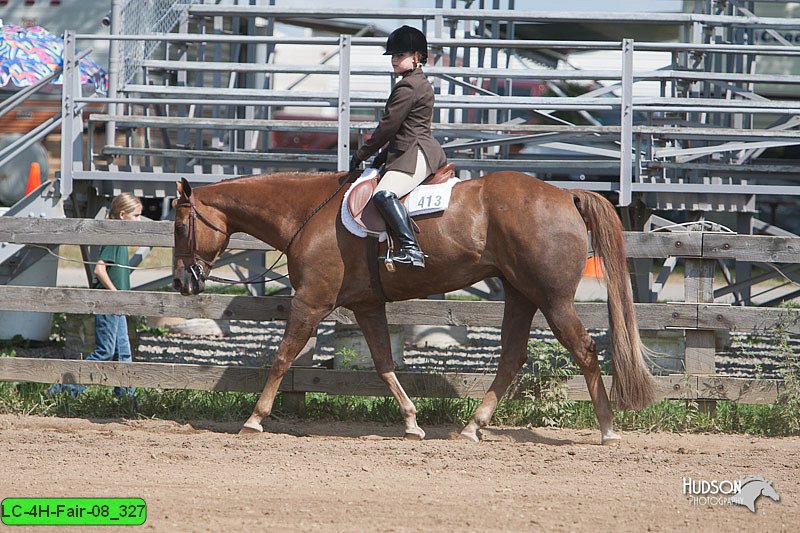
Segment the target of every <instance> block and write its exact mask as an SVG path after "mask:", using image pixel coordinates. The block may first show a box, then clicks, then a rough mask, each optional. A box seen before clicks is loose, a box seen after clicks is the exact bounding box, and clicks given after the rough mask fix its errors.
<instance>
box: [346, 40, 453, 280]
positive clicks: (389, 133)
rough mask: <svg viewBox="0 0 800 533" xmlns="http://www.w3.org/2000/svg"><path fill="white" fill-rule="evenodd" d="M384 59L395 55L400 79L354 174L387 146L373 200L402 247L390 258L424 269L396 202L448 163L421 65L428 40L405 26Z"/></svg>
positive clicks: (358, 158)
mask: <svg viewBox="0 0 800 533" xmlns="http://www.w3.org/2000/svg"><path fill="white" fill-rule="evenodd" d="M383 55H390V56H392V68H393V69H394V73H395V74H397V75H400V76H402V79H400V81H398V82H397V83H396V84H395V86H394V89H392V92H391V94H390V95H389V99H388V101H387V102H386V107H385V108H384V111H383V116H382V117H381V120H380V122H379V123H378V127H377V128H376V129H375V132H374V133H373V134H372V137H371V138H370V139H369V140H368V141H366V142H365V143H364V144H362V145H361V147H360V148H359V149H358V150H357V151H356V153H355V154H354V155H353V158H352V159H351V161H350V170H351V171H352V170H355V169H356V168H357V167H358V166H359V165H360V164H361V162H362V161H364V160H366V159H367V158H369V157H370V156H371V155H372V154H374V153H375V152H377V151H378V149H380V148H381V147H382V146H384V145H385V144H387V143H388V147H387V148H386V172H385V173H384V175H383V178H381V180H380V182H379V183H378V187H377V189H376V190H375V193H374V194H373V196H372V198H373V201H374V203H375V206H376V207H377V208H378V211H379V212H380V214H381V215H382V216H383V218H384V219H385V220H386V224H387V225H388V226H389V229H390V231H391V233H392V234H393V236H394V237H395V238H396V239H397V240H398V241H399V243H400V250H399V251H398V252H397V253H394V254H392V255H391V256H390V257H389V259H391V260H393V261H395V262H397V263H403V264H407V265H411V266H415V267H420V268H424V267H425V254H423V253H422V250H420V247H419V244H418V243H417V240H416V237H415V236H414V231H413V230H412V229H411V219H410V218H409V216H408V212H407V211H406V208H405V207H404V206H403V204H402V203H401V202H400V200H399V199H398V198H402V197H403V196H405V195H406V194H408V193H409V192H411V190H412V189H413V188H414V187H416V186H417V185H419V184H420V183H422V181H423V180H425V178H427V177H428V176H430V175H431V174H432V173H433V170H435V169H438V168H439V167H442V166H444V165H445V163H447V158H446V157H445V154H444V150H442V147H441V146H440V145H439V143H438V142H437V141H436V140H435V139H434V138H433V135H432V134H431V119H432V117H433V102H434V94H433V88H432V87H431V84H430V83H429V82H428V79H427V78H426V77H425V74H424V73H423V72H422V65H424V64H425V63H426V62H427V61H428V40H427V39H426V38H425V34H424V33H422V32H421V31H419V30H418V29H416V28H412V27H410V26H402V27H400V28H398V29H396V30H394V31H393V32H392V33H391V34H390V35H389V38H388V39H387V41H386V52H385V53H384V54H383Z"/></svg>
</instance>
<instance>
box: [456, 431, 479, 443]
mask: <svg viewBox="0 0 800 533" xmlns="http://www.w3.org/2000/svg"><path fill="white" fill-rule="evenodd" d="M458 440H463V441H467V442H480V441H481V439H479V438H478V435H477V434H475V433H469V432H467V433H465V432H463V431H462V432H461V433H459V434H458Z"/></svg>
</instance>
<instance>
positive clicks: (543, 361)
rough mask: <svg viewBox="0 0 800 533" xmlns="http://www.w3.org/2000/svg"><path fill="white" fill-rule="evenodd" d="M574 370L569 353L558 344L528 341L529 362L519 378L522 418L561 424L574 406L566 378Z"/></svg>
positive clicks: (551, 424) (570, 414)
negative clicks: (523, 404)
mask: <svg viewBox="0 0 800 533" xmlns="http://www.w3.org/2000/svg"><path fill="white" fill-rule="evenodd" d="M577 373H578V371H577V368H575V366H574V365H573V364H572V357H571V356H570V354H569V352H567V351H566V350H565V349H564V347H563V346H561V344H559V343H557V342H544V341H532V342H530V343H529V344H528V364H527V365H525V371H524V373H523V374H522V377H521V378H520V381H519V389H520V390H521V391H522V394H523V396H524V397H525V398H526V399H527V400H528V402H527V404H528V406H527V407H526V408H523V409H524V412H523V415H522V418H523V419H525V420H526V421H527V422H528V423H529V424H533V425H536V426H559V425H562V424H563V423H564V422H565V421H566V420H567V419H568V418H569V417H570V416H572V415H573V413H574V408H575V401H574V400H570V399H569V398H568V397H567V390H566V387H565V381H566V378H567V377H568V376H571V375H575V374H577ZM504 407H505V408H506V409H507V408H508V407H509V406H504Z"/></svg>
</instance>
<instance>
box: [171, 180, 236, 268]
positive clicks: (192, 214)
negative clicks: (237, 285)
mask: <svg viewBox="0 0 800 533" xmlns="http://www.w3.org/2000/svg"><path fill="white" fill-rule="evenodd" d="M186 206H187V204H180V205H176V206H175V207H176V208H177V207H186ZM188 207H189V227H188V232H189V253H188V254H176V255H177V257H190V258H191V259H192V264H191V266H190V267H189V273H190V274H191V275H192V277H193V278H194V279H195V281H198V282H199V281H205V280H207V279H211V278H210V276H207V275H206V271H208V272H209V273H210V272H211V269H212V267H213V266H214V264H213V261H208V260H206V259H204V258H203V257H202V256H201V255H200V253H199V251H198V247H197V219H200V221H201V222H203V223H204V224H205V225H206V226H208V227H209V228H211V229H213V230H215V231H218V232H219V233H222V234H223V235H225V237H226V238H228V237H230V235H228V232H227V231H225V230H223V229H222V228H220V227H219V226H217V225H216V224H214V223H213V222H211V221H210V220H208V218H206V217H205V215H203V213H201V212H200V211H198V210H197V205H195V203H194V196H192V195H190V196H189V203H188Z"/></svg>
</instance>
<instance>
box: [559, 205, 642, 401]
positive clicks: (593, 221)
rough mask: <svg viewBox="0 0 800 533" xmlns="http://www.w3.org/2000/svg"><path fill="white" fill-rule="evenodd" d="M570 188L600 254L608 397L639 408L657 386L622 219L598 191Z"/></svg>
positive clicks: (596, 252) (595, 248)
mask: <svg viewBox="0 0 800 533" xmlns="http://www.w3.org/2000/svg"><path fill="white" fill-rule="evenodd" d="M570 192H571V193H572V196H573V197H574V199H575V205H576V206H577V208H578V211H580V213H581V214H582V215H583V218H584V220H585V221H586V224H587V226H588V228H589V229H590V230H591V232H592V246H593V248H594V252H595V254H597V255H599V256H601V257H602V258H603V270H604V275H605V277H606V281H607V283H606V284H607V287H608V317H609V325H610V334H611V351H612V357H611V363H612V365H611V366H612V369H613V374H614V376H613V383H612V386H611V398H612V399H613V400H614V401H615V402H616V404H617V406H618V407H619V408H621V409H642V408H644V407H647V406H648V405H650V404H651V403H653V401H654V400H655V397H656V388H657V386H656V383H655V380H654V379H653V376H652V375H650V372H649V371H648V369H647V366H646V365H645V361H644V357H643V356H642V349H643V346H642V342H641V339H640V338H639V328H638V326H637V323H636V312H635V310H634V308H633V294H632V292H631V286H630V278H629V273H628V263H627V258H626V253H625V238H624V235H623V233H622V223H621V222H620V220H619V218H618V217H617V213H616V211H615V210H614V206H613V205H611V202H609V201H608V200H606V199H605V198H603V197H602V196H600V195H599V194H597V193H594V192H591V191H582V190H571V191H570Z"/></svg>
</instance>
